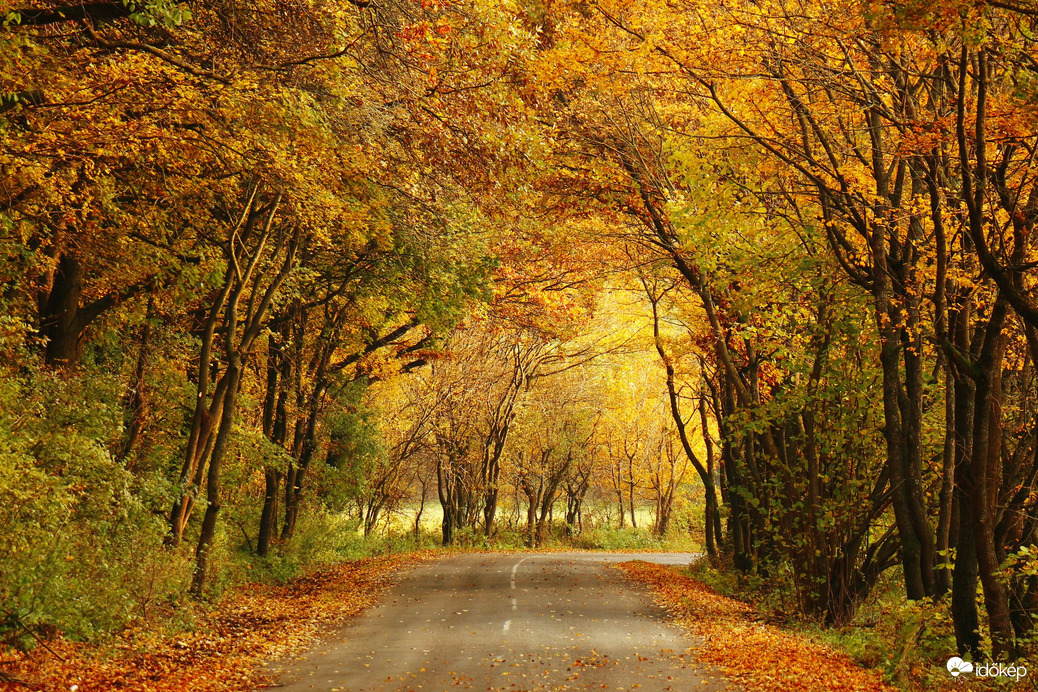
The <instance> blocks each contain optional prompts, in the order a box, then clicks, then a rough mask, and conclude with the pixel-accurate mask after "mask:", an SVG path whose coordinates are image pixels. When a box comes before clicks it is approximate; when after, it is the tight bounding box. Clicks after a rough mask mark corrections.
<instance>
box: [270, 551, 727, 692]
mask: <svg viewBox="0 0 1038 692" xmlns="http://www.w3.org/2000/svg"><path fill="white" fill-rule="evenodd" d="M695 557H696V556H695V555H693V554H690V553H644V554H629V553H627V554H616V553H614V554H609V553H542V554H531V553H525V554H522V553H520V554H469V555H460V556H456V557H450V558H446V559H443V560H438V561H435V562H431V563H427V564H423V565H421V566H419V567H417V568H415V569H414V570H412V571H411V572H410V573H409V574H408V575H406V576H405V577H404V578H403V579H402V580H401V581H400V583H399V584H397V585H396V586H395V587H393V588H392V589H390V590H389V591H388V592H387V593H386V594H385V595H384V596H383V598H382V600H381V603H380V604H379V605H377V606H374V607H372V608H370V609H368V610H367V611H365V612H364V613H362V614H361V615H359V616H358V617H356V618H352V619H351V620H350V621H349V623H348V624H347V625H346V626H345V628H344V629H343V630H341V631H340V632H338V633H336V634H335V635H334V636H332V637H329V638H328V640H326V641H325V642H324V643H322V644H321V645H319V646H318V647H317V648H315V649H314V650H312V651H310V652H308V653H307V654H306V655H305V656H303V657H302V658H301V659H299V660H295V661H287V662H284V661H283V662H280V663H278V664H272V665H271V671H272V672H274V674H275V675H277V676H278V680H279V684H278V689H279V690H291V691H292V692H301V691H303V690H325V691H332V690H351V691H353V690H358V691H359V690H461V689H472V690H572V689H611V690H630V689H642V690H694V691H700V692H707V691H710V692H714V691H717V690H734V689H736V688H735V687H734V686H732V685H729V684H726V683H725V682H724V680H723V679H722V678H721V677H720V676H719V675H718V674H717V673H716V672H712V671H710V670H708V669H705V668H703V667H700V666H697V665H696V664H695V663H693V662H692V660H691V657H690V656H689V655H688V653H687V650H688V649H689V647H690V646H694V645H695V642H693V641H691V640H689V639H688V638H687V637H686V636H685V635H684V634H682V633H681V632H680V631H678V630H677V629H676V628H674V627H671V626H669V625H667V624H665V623H664V621H663V618H662V613H661V611H660V610H659V609H658V608H656V607H655V606H654V605H653V604H652V601H651V598H650V597H649V595H648V593H647V592H646V590H645V589H644V588H641V587H639V586H636V585H632V584H630V583H629V582H627V581H626V580H625V579H624V578H623V576H622V575H621V574H620V572H619V571H618V570H616V569H612V568H610V567H609V563H610V562H620V561H623V560H632V559H641V560H650V561H654V562H664V563H667V564H687V563H688V562H689V561H690V560H691V559H694V558H695Z"/></svg>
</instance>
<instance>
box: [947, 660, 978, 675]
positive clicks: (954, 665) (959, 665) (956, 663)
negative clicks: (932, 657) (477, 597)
mask: <svg viewBox="0 0 1038 692" xmlns="http://www.w3.org/2000/svg"><path fill="white" fill-rule="evenodd" d="M948 672H949V673H951V674H952V677H953V678H957V677H959V675H961V674H962V673H972V672H973V664H972V663H970V662H969V661H963V660H962V659H961V658H959V657H958V656H952V657H951V658H949V659H948Z"/></svg>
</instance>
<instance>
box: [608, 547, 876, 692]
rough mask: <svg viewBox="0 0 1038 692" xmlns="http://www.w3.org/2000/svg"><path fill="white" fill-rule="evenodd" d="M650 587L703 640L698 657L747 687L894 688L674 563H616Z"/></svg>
mask: <svg viewBox="0 0 1038 692" xmlns="http://www.w3.org/2000/svg"><path fill="white" fill-rule="evenodd" d="M617 567H618V568H619V569H620V570H621V571H623V573H624V574H625V575H626V576H627V577H628V578H629V579H632V580H635V581H640V582H643V583H645V584H648V585H649V586H650V587H651V588H652V592H653V597H654V600H655V601H656V604H657V605H659V606H660V607H662V608H663V609H664V610H666V611H667V613H669V614H670V615H671V616H672V617H673V618H674V620H675V621H676V622H677V623H678V624H679V625H681V626H682V627H684V628H685V629H687V630H688V631H689V633H691V634H692V635H693V636H694V637H696V638H697V639H699V640H701V642H702V644H701V645H700V646H699V647H698V648H697V649H696V650H695V653H696V655H697V657H698V659H699V660H700V661H702V662H703V663H707V664H709V665H713V666H716V667H717V668H718V669H720V670H721V671H722V672H723V673H724V674H725V675H727V676H728V677H729V678H731V679H733V680H736V681H738V682H739V683H740V684H741V685H742V686H743V687H744V688H746V689H747V690H753V691H755V692H756V691H760V692H773V691H774V692H783V691H785V690H811V691H814V690H817V691H818V692H858V691H862V692H864V691H866V690H869V691H875V690H893V689H894V688H892V687H890V686H889V685H887V684H885V683H884V682H883V680H882V678H881V676H880V675H879V673H877V672H875V671H868V670H864V669H863V668H861V667H860V666H858V665H857V664H855V663H854V661H852V660H851V659H850V658H849V657H848V656H847V655H846V654H843V653H840V652H838V651H835V650H833V649H831V648H830V647H828V646H825V645H824V644H821V643H819V642H816V641H812V640H811V639H808V638H807V637H805V636H802V635H797V634H795V633H792V632H787V631H785V630H782V629H780V628H778V627H775V626H772V625H768V624H765V623H763V622H761V621H760V620H761V617H760V615H759V614H757V613H756V611H754V610H753V608H751V607H750V606H749V605H747V604H745V603H741V602H740V601H736V600H733V599H731V598H726V597H724V596H721V595H720V594H718V593H717V592H715V591H713V590H712V589H710V588H709V587H707V586H705V585H704V584H701V583H699V582H697V581H696V580H694V579H692V578H690V577H688V576H686V575H684V574H682V573H681V572H679V571H678V570H677V569H675V568H673V567H668V566H664V565H655V564H649V563H645V562H623V563H620V564H619V565H617Z"/></svg>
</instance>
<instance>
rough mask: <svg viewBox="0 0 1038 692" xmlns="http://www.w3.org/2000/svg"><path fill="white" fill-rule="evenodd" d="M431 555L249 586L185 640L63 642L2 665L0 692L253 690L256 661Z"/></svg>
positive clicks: (132, 635)
mask: <svg viewBox="0 0 1038 692" xmlns="http://www.w3.org/2000/svg"><path fill="white" fill-rule="evenodd" d="M432 554H433V553H432V552H431V551H429V552H422V553H407V554H397V555H387V556H380V557H372V558H365V559H361V560H355V561H352V562H346V563H342V564H340V565H336V566H335V567H332V568H329V569H325V570H321V571H319V572H314V573H312V574H308V575H305V576H302V577H299V578H297V579H294V580H292V581H291V582H289V583H287V584H284V585H267V584H249V585H246V586H243V587H240V588H238V589H236V590H234V591H233V592H231V593H230V594H228V595H227V596H226V597H225V598H224V599H222V600H221V602H220V603H219V605H218V606H216V607H215V609H214V610H212V611H210V612H208V613H204V614H201V615H199V616H198V621H197V622H196V626H195V627H194V629H193V631H191V632H179V633H177V634H172V635H169V634H165V635H164V634H163V633H162V632H161V631H159V630H156V629H154V628H153V627H152V628H146V627H141V628H133V629H129V630H127V631H126V632H124V633H123V634H122V635H121V636H120V637H119V638H118V639H117V640H116V641H114V642H113V643H112V644H111V645H110V646H107V647H104V648H98V647H91V646H87V645H82V644H77V643H74V642H70V641H66V640H63V639H60V638H59V639H56V640H53V641H49V642H43V645H42V646H39V647H36V648H35V649H33V650H32V651H31V652H29V653H27V654H14V655H13V656H11V655H7V656H5V657H4V658H3V659H0V690H8V689H10V690H25V689H34V690H74V691H75V692H90V691H93V690H113V689H133V690H148V691H153V692H161V691H164V690H169V691H170V692H173V691H176V692H181V691H182V690H198V691H202V690H206V691H213V692H216V691H221V690H243V689H253V688H255V687H256V686H258V685H262V684H263V683H265V682H269V680H266V679H265V676H264V675H263V673H262V672H261V671H260V670H258V667H257V666H258V665H259V664H260V663H261V662H263V661H269V660H277V659H282V658H285V657H287V656H288V655H290V654H291V653H293V652H296V651H299V650H301V649H302V648H303V647H304V646H305V645H307V644H308V643H310V642H312V641H313V640H314V639H315V638H316V637H317V636H318V635H319V634H320V633H321V632H322V631H325V630H327V629H328V628H329V627H331V626H333V625H335V624H336V623H338V622H339V621H341V620H342V619H343V618H346V617H348V616H350V615H355V614H356V613H358V612H360V611H361V610H363V609H364V608H366V607H368V606H369V605H371V604H372V603H373V602H374V601H375V599H376V597H377V596H378V594H379V593H380V592H381V591H382V590H383V589H384V588H386V587H387V586H389V585H391V584H392V583H394V582H395V581H396V579H397V578H398V576H399V575H400V574H401V570H402V569H403V568H404V567H408V566H411V565H413V564H414V563H415V562H418V561H419V560H423V559H429V558H430V557H431V555H432Z"/></svg>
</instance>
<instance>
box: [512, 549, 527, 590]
mask: <svg viewBox="0 0 1038 692" xmlns="http://www.w3.org/2000/svg"><path fill="white" fill-rule="evenodd" d="M529 559H530V558H528V557H524V558H523V559H522V560H520V561H519V562H517V563H515V564H514V565H512V590H513V591H514V590H515V574H516V572H518V571H519V565H521V564H523V563H524V562H526V561H527V560H529Z"/></svg>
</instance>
